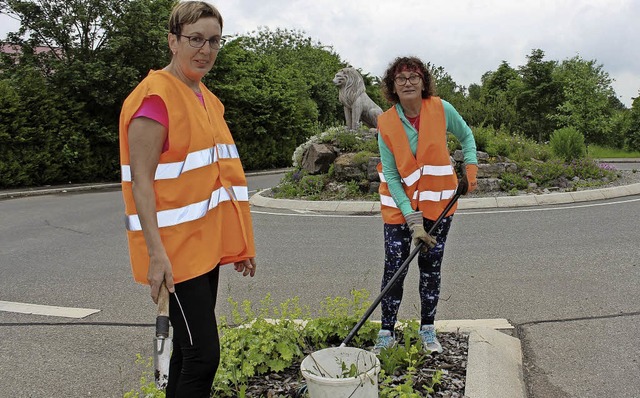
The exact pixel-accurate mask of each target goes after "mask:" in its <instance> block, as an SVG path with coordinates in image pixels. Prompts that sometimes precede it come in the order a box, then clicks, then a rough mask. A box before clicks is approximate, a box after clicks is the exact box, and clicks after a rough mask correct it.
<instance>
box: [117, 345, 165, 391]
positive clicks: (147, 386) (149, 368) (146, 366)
mask: <svg viewBox="0 0 640 398" xmlns="http://www.w3.org/2000/svg"><path fill="white" fill-rule="evenodd" d="M135 363H136V365H139V366H142V367H143V371H142V376H140V391H135V390H131V391H129V392H126V393H125V394H124V396H123V398H165V393H164V391H163V390H158V389H157V388H156V384H155V381H154V376H153V372H154V370H153V358H151V357H150V358H148V359H146V360H145V359H144V358H142V355H140V354H136V361H135Z"/></svg>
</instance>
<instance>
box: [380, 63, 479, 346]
mask: <svg viewBox="0 0 640 398" xmlns="http://www.w3.org/2000/svg"><path fill="white" fill-rule="evenodd" d="M382 81H383V85H382V87H383V90H384V92H385V96H386V98H387V99H388V100H389V101H390V102H391V103H392V104H394V105H393V106H392V107H391V108H390V109H389V110H387V111H386V112H384V113H383V114H382V115H380V116H379V117H378V133H379V139H378V144H379V147H380V160H381V164H380V165H378V171H379V172H380V181H381V184H380V202H381V213H382V219H383V221H384V240H385V264H384V276H383V279H382V289H384V288H385V287H386V286H387V284H388V283H389V280H390V279H391V278H392V277H393V275H394V274H395V273H396V271H397V270H398V269H399V268H400V266H401V265H402V263H403V262H404V261H405V260H406V259H407V257H408V256H409V253H410V249H411V241H412V240H413V242H414V243H417V242H419V241H424V242H425V245H424V246H423V247H424V248H425V249H426V250H424V251H422V252H421V253H420V254H419V255H418V267H419V268H420V282H419V285H420V286H419V291H420V304H421V320H420V325H421V327H420V337H421V339H422V344H423V347H424V349H425V350H426V351H428V352H442V345H441V344H440V343H439V342H438V339H437V337H436V331H435V327H434V319H435V314H436V306H437V304H438V298H439V295H440V267H441V263H442V258H443V255H444V245H445V241H446V239H447V234H448V232H449V227H450V226H451V220H452V218H453V213H454V211H455V206H454V207H453V208H452V209H451V210H450V212H449V213H448V214H447V215H446V217H444V218H443V219H442V222H441V223H440V225H439V226H438V227H437V228H436V230H435V232H434V235H433V236H431V235H428V234H427V232H426V231H428V230H429V229H430V228H431V227H432V226H433V223H434V221H435V220H436V219H437V218H438V216H439V215H440V214H441V213H442V212H443V211H444V209H445V207H446V205H447V203H448V202H449V201H450V199H451V197H453V195H454V194H455V191H456V188H457V184H458V180H457V177H456V173H455V171H454V168H453V166H452V164H451V160H450V156H449V151H448V148H447V132H448V131H449V132H451V133H453V135H454V136H455V137H456V138H457V139H458V140H459V141H460V143H461V145H462V151H463V153H464V161H465V163H466V173H467V179H468V184H469V185H468V191H469V192H470V191H472V190H474V189H475V188H476V185H477V182H476V173H477V170H478V166H477V163H478V161H477V157H476V144H475V140H474V138H473V134H472V132H471V129H469V126H467V124H466V123H465V121H464V120H463V119H462V117H461V116H460V114H458V112H457V111H456V110H455V109H454V107H453V106H451V104H449V103H448V102H446V101H444V100H441V99H440V98H438V97H436V96H435V89H434V81H433V75H432V74H431V73H430V72H429V70H428V69H427V67H426V65H425V64H424V63H423V62H422V61H421V60H420V59H418V58H415V57H400V58H396V59H395V60H394V62H392V63H391V64H390V65H389V67H388V68H387V70H386V72H385V74H384V78H383V80H382ZM406 271H407V270H406V269H405V272H404V273H403V274H402V275H400V277H399V278H398V280H397V282H396V283H395V285H394V287H393V288H392V289H390V290H389V292H388V293H387V295H386V296H385V297H384V298H383V299H382V305H381V309H382V326H381V329H380V332H379V333H378V339H377V341H376V345H375V347H374V349H373V351H374V352H376V353H379V352H380V351H381V350H382V349H385V348H390V347H393V346H394V345H395V344H396V339H395V333H394V326H395V324H396V321H397V315H398V309H399V307H400V302H401V300H402V293H403V283H404V278H405V276H406V273H407V272H406Z"/></svg>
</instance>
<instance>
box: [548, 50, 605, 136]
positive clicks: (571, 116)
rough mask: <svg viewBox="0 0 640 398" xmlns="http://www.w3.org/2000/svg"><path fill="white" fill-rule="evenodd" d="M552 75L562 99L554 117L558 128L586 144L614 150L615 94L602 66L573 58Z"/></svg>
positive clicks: (577, 57) (578, 57) (562, 64)
mask: <svg viewBox="0 0 640 398" xmlns="http://www.w3.org/2000/svg"><path fill="white" fill-rule="evenodd" d="M555 75H556V76H555V79H556V80H557V81H558V82H560V84H561V85H562V92H563V98H564V101H563V102H562V103H561V104H560V105H559V107H558V113H557V115H556V116H555V119H556V120H557V121H558V122H559V124H560V125H561V126H563V127H573V128H575V129H576V130H578V131H580V132H581V133H582V134H583V135H584V137H585V141H586V143H587V144H599V145H607V146H613V145H612V144H614V141H615V140H614V139H613V137H611V136H610V133H611V118H612V115H613V108H612V107H611V98H615V92H614V90H613V88H612V87H611V82H612V80H611V78H610V77H609V74H608V73H607V72H605V71H604V70H603V66H602V65H597V64H596V62H595V61H593V60H591V61H585V60H583V59H582V58H580V56H575V57H573V58H571V59H567V60H565V61H563V62H562V63H561V64H560V65H559V67H558V68H557V70H556V72H555Z"/></svg>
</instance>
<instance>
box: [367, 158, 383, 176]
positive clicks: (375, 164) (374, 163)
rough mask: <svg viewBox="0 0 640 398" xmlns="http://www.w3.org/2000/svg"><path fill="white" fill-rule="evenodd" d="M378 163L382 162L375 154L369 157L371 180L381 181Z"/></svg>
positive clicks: (368, 173)
mask: <svg viewBox="0 0 640 398" xmlns="http://www.w3.org/2000/svg"><path fill="white" fill-rule="evenodd" d="M378 163H380V158H379V157H377V156H373V157H370V158H369V162H368V163H367V179H368V180H369V181H372V182H373V181H380V175H379V174H378V169H377V167H378Z"/></svg>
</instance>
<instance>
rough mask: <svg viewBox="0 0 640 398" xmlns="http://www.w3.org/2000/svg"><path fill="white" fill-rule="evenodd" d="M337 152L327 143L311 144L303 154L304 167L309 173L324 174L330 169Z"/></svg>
mask: <svg viewBox="0 0 640 398" xmlns="http://www.w3.org/2000/svg"><path fill="white" fill-rule="evenodd" d="M335 158H336V154H335V153H334V152H333V150H332V148H331V147H330V146H329V145H327V144H311V146H309V148H308V149H307V150H306V152H305V153H304V155H303V156H302V168H303V169H304V170H306V171H307V172H308V173H309V174H322V173H326V172H328V171H329V167H330V166H331V163H332V162H333V161H334V160H335Z"/></svg>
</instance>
